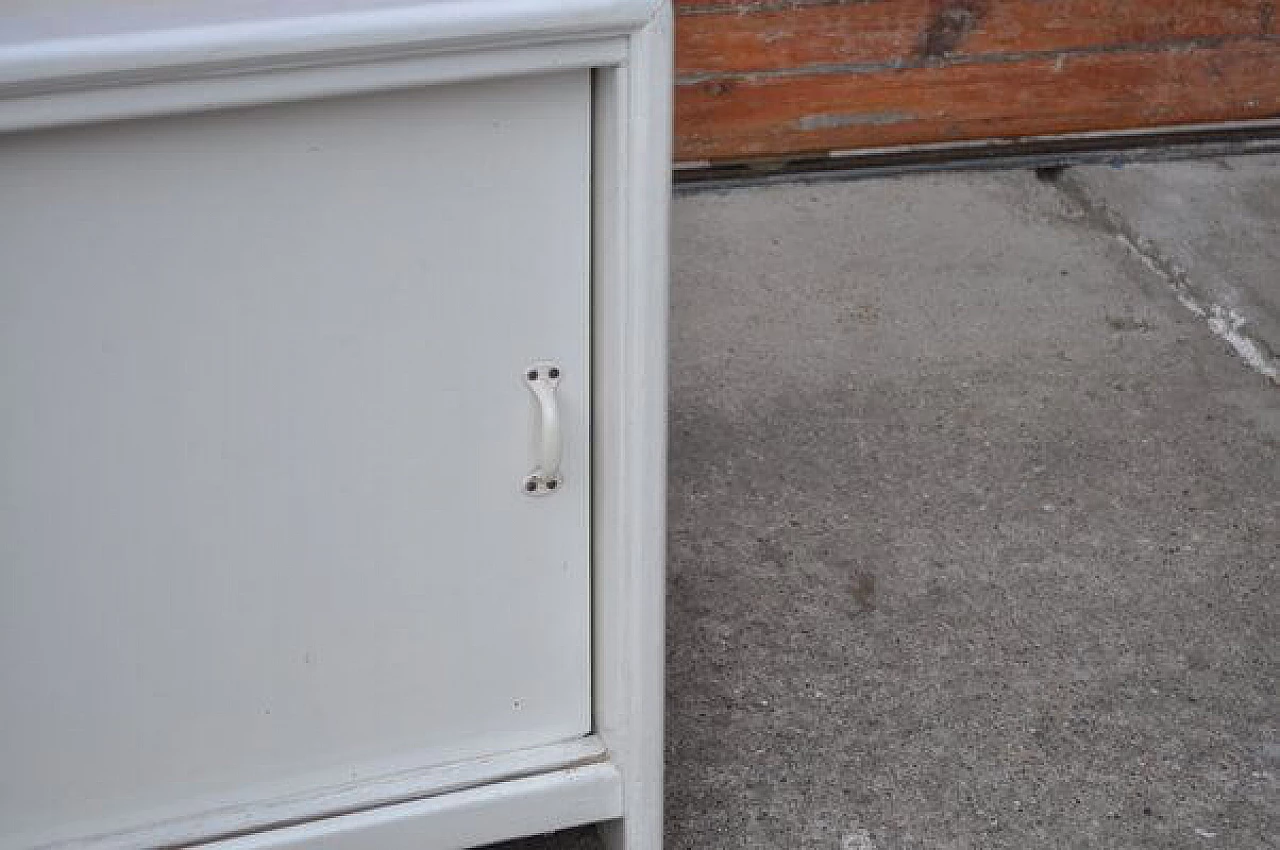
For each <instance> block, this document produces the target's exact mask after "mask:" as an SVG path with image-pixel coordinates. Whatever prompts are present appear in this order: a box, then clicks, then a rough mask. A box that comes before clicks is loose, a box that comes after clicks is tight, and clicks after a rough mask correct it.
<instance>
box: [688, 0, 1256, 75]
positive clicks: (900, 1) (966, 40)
mask: <svg viewBox="0 0 1280 850" xmlns="http://www.w3.org/2000/svg"><path fill="white" fill-rule="evenodd" d="M708 8H710V9H711V10H712V11H710V12H708V11H706V9H708ZM683 9H684V11H685V14H683V15H682V16H681V17H680V18H679V20H678V22H677V26H676V64H677V67H678V69H679V73H680V75H681V76H682V77H685V78H688V77H689V76H691V75H702V74H716V73H743V72H758V71H777V70H795V69H801V68H806V67H811V66H831V65H849V64H855V65H859V64H886V65H903V64H911V63H913V62H915V63H918V62H921V61H928V60H936V59H943V58H947V57H954V56H979V55H987V54H1006V55H1007V54H1027V53H1037V52H1046V51H1062V50H1071V51H1077V50H1093V51H1096V50H1099V49H1108V48H1117V47H1119V48H1126V47H1133V46H1138V45H1159V44H1167V43H1169V42H1175V41H1192V40H1203V39H1215V38H1222V37H1229V36H1258V35H1263V34H1266V33H1267V32H1268V31H1269V30H1270V29H1271V28H1272V26H1273V25H1274V11H1273V6H1272V2H1271V0H1210V2H1187V0H892V2H887V0H872V2H861V3H851V4H839V5H817V6H800V7H798V8H787V9H778V10H766V11H749V9H750V7H749V6H747V7H742V8H734V9H724V8H723V7H719V6H716V7H706V6H704V7H700V6H699V4H698V3H697V2H695V0H685V2H684V4H683ZM717 9H718V11H716V10H717Z"/></svg>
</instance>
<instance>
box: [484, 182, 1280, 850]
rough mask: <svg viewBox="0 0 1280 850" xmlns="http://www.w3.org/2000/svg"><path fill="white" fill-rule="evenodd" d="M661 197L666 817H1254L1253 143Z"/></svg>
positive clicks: (1266, 365) (1261, 210)
mask: <svg viewBox="0 0 1280 850" xmlns="http://www.w3.org/2000/svg"><path fill="white" fill-rule="evenodd" d="M674 219H675V221H674V240H673V252H674V269H673V272H674V279H673V289H672V302H673V311H672V322H673V325H672V372H671V466H670V472H671V481H670V549H669V551H670V556H669V570H670V575H669V589H670V590H669V603H668V604H669V615H668V616H669V625H668V647H669V650H668V665H669V669H668V710H667V730H668V731H667V753H668V760H667V764H668V767H667V770H668V773H667V836H668V840H667V845H668V847H669V848H672V850H684V848H688V849H689V850H716V848H832V850H908V848H955V850H961V848H966V849H967V848H1040V847H1050V848H1076V847H1078V848H1099V847H1102V848H1110V847H1115V848H1250V850H1253V848H1266V847H1280V696H1278V695H1277V681H1278V679H1280V607H1278V606H1280V593H1278V592H1277V589H1278V588H1280V572H1278V571H1280V387H1278V386H1277V384H1276V382H1274V381H1273V380H1271V379H1270V378H1269V377H1267V375H1266V374H1264V373H1266V372H1267V370H1268V369H1274V368H1275V362H1276V361H1275V356H1274V353H1273V352H1274V351H1275V350H1277V345H1278V344H1280V337H1277V336H1273V335H1272V334H1273V333H1274V329H1275V328H1280V323H1277V320H1280V313H1277V312H1276V311H1277V304H1278V303H1280V274H1278V272H1280V160H1277V159H1275V158H1270V159H1268V158H1255V159H1239V160H1233V161H1230V162H1203V163H1194V164H1181V165H1160V166H1143V167H1140V168H1130V169H1123V170H1115V169H1107V168H1091V169H1078V170H1070V171H1067V172H1065V173H1063V174H1042V175H1040V176H1037V175H1035V174H1032V173H1028V172H1006V173H986V174H966V175H944V176H921V177H911V178H902V179H892V180H867V181H861V182H849V183H826V184H818V185H807V186H805V185H794V186H785V187H775V188H759V189H743V190H734V191H727V192H719V193H717V192H704V193H700V194H693V195H686V196H683V197H680V198H679V199H678V200H677V202H676V205H675V210H674ZM597 846H598V845H597V844H596V842H595V839H594V836H593V835H592V833H590V832H589V831H576V832H570V833H564V834H561V835H557V836H551V837H545V838H540V839H534V840H531V841H525V842H517V843H513V844H510V845H506V847H507V850H517V848H519V850H535V848H536V850H588V848H595V847H597Z"/></svg>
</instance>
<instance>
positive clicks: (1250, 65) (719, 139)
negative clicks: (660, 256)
mask: <svg viewBox="0 0 1280 850" xmlns="http://www.w3.org/2000/svg"><path fill="white" fill-rule="evenodd" d="M1278 68H1280V43H1275V42H1260V43H1247V44H1235V45H1230V46H1220V47H1204V48H1189V49H1181V50H1163V51H1153V52H1134V53H1102V54H1089V55H1083V56H1072V57H1067V56H1059V57H1046V58H1034V59H1021V60H1013V61H1005V62H993V63H976V64H961V65H948V66H939V67H920V68H908V69H891V70H880V71H875V72H869V73H838V74H824V73H819V74H802V75H795V76H766V77H760V78H742V79H721V80H713V81H707V82H701V83H697V84H693V85H685V86H681V87H680V88H678V89H677V92H676V121H677V125H678V127H679V128H680V129H679V158H682V159H686V160H690V159H732V158H737V157H752V156H781V155H788V154H795V153H808V152H818V151H824V150H831V149H842V148H843V149H852V148H858V147H875V146H882V145H896V144H911V143H924V142H942V141H951V140H971V139H982V138H991V137H1015V136H1030V135H1043V134H1053V133H1069V132H1079V131H1085V130H1096V129H1126V128H1134V127H1148V126H1161V125H1165V126H1167V125H1171V124H1187V123H1198V122H1212V121H1227V120H1238V119H1245V118H1268V117H1275V116H1277V115H1280V73H1277V69H1278Z"/></svg>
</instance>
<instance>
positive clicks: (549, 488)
mask: <svg viewBox="0 0 1280 850" xmlns="http://www.w3.org/2000/svg"><path fill="white" fill-rule="evenodd" d="M524 384H525V386H526V387H528V388H529V392H531V393H533V397H534V399H535V400H536V401H537V402H538V423H537V429H538V432H537V433H538V437H537V446H538V461H537V465H535V466H534V468H533V471H532V472H530V473H529V474H528V475H526V476H525V479H524V491H525V492H526V493H528V494H529V495H530V496H545V495H547V494H548V493H554V492H555V491H556V490H557V489H558V488H559V487H560V485H561V483H562V482H561V478H560V456H561V453H562V451H563V447H564V437H563V435H562V434H561V432H560V404H559V402H558V401H556V387H557V386H559V385H560V367H559V366H557V365H555V364H554V363H535V364H533V365H532V366H530V367H529V368H528V369H527V370H525V373H524Z"/></svg>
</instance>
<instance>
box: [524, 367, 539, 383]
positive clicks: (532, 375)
mask: <svg viewBox="0 0 1280 850" xmlns="http://www.w3.org/2000/svg"><path fill="white" fill-rule="evenodd" d="M525 377H526V378H528V379H529V380H531V381H536V380H538V370H537V369H530V370H529V371H528V372H527V373H525Z"/></svg>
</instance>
